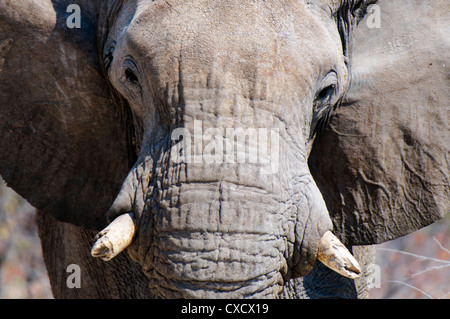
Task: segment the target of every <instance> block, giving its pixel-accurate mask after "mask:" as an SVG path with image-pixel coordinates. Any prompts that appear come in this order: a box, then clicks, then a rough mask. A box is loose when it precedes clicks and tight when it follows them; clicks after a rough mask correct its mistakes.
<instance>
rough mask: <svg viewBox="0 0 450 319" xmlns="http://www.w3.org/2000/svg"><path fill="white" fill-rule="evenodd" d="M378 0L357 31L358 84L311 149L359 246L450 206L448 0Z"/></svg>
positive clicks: (336, 214)
mask: <svg viewBox="0 0 450 319" xmlns="http://www.w3.org/2000/svg"><path fill="white" fill-rule="evenodd" d="M377 6H378V7H374V9H373V10H372V11H371V10H369V13H368V14H367V15H366V16H365V18H364V19H363V20H362V21H360V23H359V24H358V26H357V27H356V29H355V30H354V34H353V39H354V43H353V51H352V58H351V63H352V64H351V73H352V83H351V87H350V89H349V92H348V94H347V96H346V98H345V99H344V101H343V104H342V106H341V107H339V108H338V109H337V110H336V113H335V115H334V117H333V118H332V120H331V122H330V126H329V128H328V129H326V130H325V131H324V132H323V134H321V135H320V136H317V138H316V140H315V142H314V146H313V150H312V153H311V156H310V168H311V172H312V174H313V175H314V177H315V180H316V182H317V184H318V186H319V188H320V189H321V191H322V194H323V195H324V198H325V201H326V203H327V206H328V208H329V211H330V214H331V215H332V218H333V221H334V227H335V231H334V232H335V233H336V234H339V236H340V237H341V239H343V240H344V241H345V242H346V243H348V244H352V245H367V244H376V243H381V242H384V241H386V240H391V239H394V238H397V237H400V236H403V235H406V234H408V233H410V232H413V231H415V230H417V229H419V228H421V227H424V226H427V225H429V224H431V223H433V222H434V221H436V220H438V219H440V218H442V217H443V216H444V215H445V214H446V213H448V211H449V208H450V203H449V198H450V189H449V180H450V174H449V162H450V154H449V150H450V130H449V128H450V42H449V39H450V29H449V27H448V21H450V11H449V10H448V1H447V0H442V1H440V0H439V1H426V4H424V1H422V0H401V1H379V3H378V4H377ZM378 18H380V21H378V22H377V20H376V19H378Z"/></svg>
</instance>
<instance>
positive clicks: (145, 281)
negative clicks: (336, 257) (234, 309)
mask: <svg viewBox="0 0 450 319" xmlns="http://www.w3.org/2000/svg"><path fill="white" fill-rule="evenodd" d="M373 2H376V1H337V0H317V1H293V0H292V1H290V0H277V1H242V0H241V1H238V0H231V1H219V0H209V1H203V0H192V1H180V0H169V1H150V0H147V1H142V0H140V1H139V0H122V1H120V0H112V1H87V0H77V1H75V0H38V1H28V0H18V1H14V2H7V1H0V88H1V89H0V132H1V134H2V139H1V140H0V149H1V152H0V173H1V174H2V177H3V178H4V179H5V180H6V181H7V182H8V184H9V185H10V186H11V187H13V188H14V189H15V190H16V191H18V192H19V193H20V194H21V195H22V196H24V197H25V198H26V199H27V200H29V201H30V203H31V204H32V205H34V206H35V207H37V208H38V209H39V210H40V211H41V212H40V213H39V214H38V215H37V222H38V226H39V233H40V237H41V241H42V247H43V253H44V257H45V261H46V265H47V268H48V272H49V277H50V281H51V283H52V289H53V293H54V295H55V297H58V298H97V297H98V298H146V297H156V298H186V297H187V298H267V297H269V298H275V297H282V298H356V297H366V296H367V282H368V281H369V279H370V278H369V275H368V274H367V273H366V272H364V270H365V269H364V265H366V264H370V263H371V262H372V261H373V260H372V257H373V254H372V253H373V252H372V250H371V249H359V248H358V249H354V252H355V254H356V257H357V258H358V260H359V261H360V263H361V265H362V266H363V275H362V278H361V279H360V280H356V281H352V280H349V279H346V278H343V277H342V276H340V275H338V274H336V273H334V272H332V271H331V270H329V269H327V268H326V267H325V266H323V265H322V264H321V263H319V262H316V253H317V244H318V241H319V239H320V238H321V237H322V235H323V234H324V233H325V232H326V231H327V230H333V232H334V233H335V234H336V235H337V236H338V237H340V238H341V239H342V241H343V242H344V243H345V244H346V245H348V246H349V247H350V246H352V245H372V244H377V243H380V242H383V241H385V240H390V239H394V238H396V237H399V236H402V235H405V234H407V233H410V232H412V231H414V230H416V229H418V228H420V227H423V226H426V225H428V224H430V223H432V222H433V221H435V220H437V219H439V218H440V217H442V216H443V215H444V214H445V213H447V212H448V211H449V206H450V205H449V202H448V198H449V197H450V196H448V195H449V182H448V181H449V173H448V158H449V156H448V152H449V149H448V147H449V145H450V142H449V134H448V127H449V125H448V124H449V123H448V117H447V116H446V115H447V114H448V111H449V109H448V108H449V105H450V96H449V91H448V87H449V80H450V77H449V74H450V72H449V65H450V63H448V61H449V53H450V45H449V41H448V39H450V36H449V32H450V31H449V30H448V27H446V25H448V23H446V21H448V19H449V16H448V15H449V11H448V4H447V2H446V1H444V0H443V1H419V0H417V1H411V0H402V1H396V2H395V3H393V2H389V1H379V3H378V4H379V6H380V9H381V25H382V27H381V28H380V29H376V28H375V29H374V28H372V29H370V28H368V27H367V19H368V18H371V17H370V16H369V17H368V16H366V18H365V19H363V16H364V13H365V10H366V8H367V6H368V5H369V4H371V3H373ZM72 3H76V4H79V6H80V8H81V9H82V11H81V12H82V28H81V29H70V28H68V27H67V24H66V19H67V17H68V15H69V14H68V13H67V12H66V9H67V6H68V5H69V4H72ZM357 22H359V24H357ZM30 30H32V31H30ZM30 61H32V63H30ZM25 66H26V67H25ZM330 115H333V116H332V117H331V119H330ZM199 121H200V123H201V125H202V127H201V128H202V131H203V132H205V131H206V130H208V129H216V130H220V131H221V134H223V132H225V129H226V128H234V129H236V128H243V129H248V128H255V129H260V128H262V129H275V130H277V132H279V158H278V162H277V163H276V165H277V170H276V171H275V172H273V173H272V174H264V173H263V170H264V167H263V165H262V164H260V163H249V162H245V163H207V162H205V161H203V162H189V163H187V162H183V161H176V160H177V159H180V158H181V156H183V155H185V154H183V153H178V152H177V151H175V150H176V149H175V148H174V146H176V142H177V141H175V140H173V139H172V138H171V137H172V133H173V132H174V131H176V130H177V129H180V128H184V129H186V130H188V131H189V132H190V133H191V134H193V133H194V131H195V123H198V122H199ZM328 121H329V126H327V125H326V124H327V122H328ZM178 143H179V141H178ZM245 143H246V142H241V144H245ZM203 146H205V144H204V145H203ZM240 146H244V145H239V142H238V145H236V147H237V148H239V147H240ZM5 150H7V151H5ZM174 160H175V161H174ZM127 212H133V213H134V216H135V218H136V229H137V232H136V236H135V238H134V241H133V243H132V244H131V246H130V247H129V248H128V249H127V252H124V253H121V254H120V255H118V256H117V257H115V258H114V259H113V260H112V261H110V262H107V263H105V262H102V261H101V260H99V259H94V258H92V257H91V256H90V254H89V251H90V247H91V245H92V243H93V242H92V240H93V238H94V236H95V234H96V232H97V231H99V230H101V229H102V228H104V227H105V226H106V225H107V223H108V222H110V221H112V220H113V219H114V218H115V217H117V216H119V215H120V214H122V213H127ZM72 263H75V264H78V265H80V267H81V269H83V278H84V279H83V282H82V288H81V289H68V288H67V286H66V285H65V278H63V277H64V276H62V275H61V269H66V267H67V265H69V264H72Z"/></svg>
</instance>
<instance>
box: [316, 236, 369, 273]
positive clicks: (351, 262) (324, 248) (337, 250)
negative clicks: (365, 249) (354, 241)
mask: <svg viewBox="0 0 450 319" xmlns="http://www.w3.org/2000/svg"><path fill="white" fill-rule="evenodd" d="M317 259H318V260H320V261H321V262H322V263H323V264H324V265H325V266H327V267H328V268H330V269H331V270H334V271H335V272H337V273H338V274H340V275H342V276H345V277H347V278H350V279H355V278H358V277H359V276H360V274H361V267H360V266H359V263H358V262H357V261H356V259H355V257H353V256H352V254H351V253H350V252H349V251H348V250H347V248H345V246H344V245H343V244H342V243H341V242H340V241H339V239H338V238H337V237H336V236H335V235H334V234H333V233H332V232H330V231H327V232H326V233H325V235H323V236H322V238H321V239H320V241H319V248H318V252H317Z"/></svg>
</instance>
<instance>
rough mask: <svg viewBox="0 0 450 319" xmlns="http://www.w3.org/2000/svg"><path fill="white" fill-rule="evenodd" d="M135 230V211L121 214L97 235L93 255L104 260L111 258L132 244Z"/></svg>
mask: <svg viewBox="0 0 450 319" xmlns="http://www.w3.org/2000/svg"><path fill="white" fill-rule="evenodd" d="M134 232H135V225H134V215H133V213H126V214H122V215H120V216H119V217H117V218H116V219H114V221H113V222H112V223H111V224H109V225H108V227H106V228H105V229H103V230H102V231H101V232H99V233H98V234H97V236H95V239H94V240H95V241H96V242H95V244H94V246H92V250H91V255H92V256H93V257H98V258H101V259H103V260H104V261H108V260H111V259H112V258H114V257H115V256H117V255H118V254H119V253H120V252H121V251H123V250H124V249H125V248H127V247H128V246H129V245H130V244H131V242H132V241H133V237H134Z"/></svg>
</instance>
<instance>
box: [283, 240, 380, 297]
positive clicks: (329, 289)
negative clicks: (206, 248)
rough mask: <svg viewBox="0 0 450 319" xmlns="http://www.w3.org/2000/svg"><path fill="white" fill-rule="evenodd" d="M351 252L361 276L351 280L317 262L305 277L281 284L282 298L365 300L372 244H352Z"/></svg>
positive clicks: (368, 282)
mask: <svg viewBox="0 0 450 319" xmlns="http://www.w3.org/2000/svg"><path fill="white" fill-rule="evenodd" d="M353 254H354V257H355V258H356V260H357V261H358V263H359V265H360V266H361V276H360V277H359V278H357V279H355V280H352V279H349V278H346V277H343V276H341V275H339V274H337V273H336V272H334V271H332V270H330V269H329V268H328V267H326V266H324V265H323V264H322V263H321V262H317V263H316V265H315V266H314V269H313V270H312V271H311V273H309V274H308V275H307V276H305V277H300V278H297V279H295V280H291V281H289V282H288V283H286V285H285V286H284V289H283V292H282V293H281V294H280V296H279V297H280V298H283V299H285V298H286V299H330V298H332V299H356V298H358V299H366V298H368V297H369V290H370V286H369V285H370V283H371V282H372V280H371V271H370V268H369V266H370V265H371V264H373V262H374V261H375V246H354V247H353Z"/></svg>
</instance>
